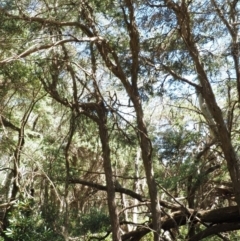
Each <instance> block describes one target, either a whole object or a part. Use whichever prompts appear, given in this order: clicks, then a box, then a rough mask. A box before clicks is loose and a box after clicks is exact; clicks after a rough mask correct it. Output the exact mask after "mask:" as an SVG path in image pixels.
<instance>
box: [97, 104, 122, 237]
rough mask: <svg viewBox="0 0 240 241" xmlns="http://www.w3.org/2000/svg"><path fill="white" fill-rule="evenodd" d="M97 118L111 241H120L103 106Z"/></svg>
mask: <svg viewBox="0 0 240 241" xmlns="http://www.w3.org/2000/svg"><path fill="white" fill-rule="evenodd" d="M98 116H99V123H98V127H99V135H100V139H101V144H102V152H103V166H104V172H105V177H106V183H107V201H108V210H109V216H110V222H111V227H112V240H113V241H121V233H120V224H119V219H118V213H117V207H116V203H115V187H114V180H113V172H112V164H111V157H110V147H109V135H108V129H107V117H106V110H105V108H104V106H102V107H100V110H99V111H98Z"/></svg>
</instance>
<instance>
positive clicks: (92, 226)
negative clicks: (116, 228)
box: [80, 208, 110, 234]
mask: <svg viewBox="0 0 240 241" xmlns="http://www.w3.org/2000/svg"><path fill="white" fill-rule="evenodd" d="M80 220H81V227H80V229H81V232H82V233H83V234H86V233H88V232H91V233H99V232H102V231H106V230H107V228H108V227H109V225H110V221H109V216H108V215H107V214H106V213H105V212H104V211H103V210H101V209H100V210H99V209H97V208H92V209H91V210H90V212H89V213H86V214H83V215H82V216H81V218H80Z"/></svg>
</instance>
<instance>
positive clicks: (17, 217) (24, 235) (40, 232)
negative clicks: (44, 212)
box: [5, 200, 53, 241]
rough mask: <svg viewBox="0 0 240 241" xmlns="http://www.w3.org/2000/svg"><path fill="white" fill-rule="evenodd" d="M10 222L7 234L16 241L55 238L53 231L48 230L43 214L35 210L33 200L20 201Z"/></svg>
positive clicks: (12, 213) (42, 240) (11, 214)
mask: <svg viewBox="0 0 240 241" xmlns="http://www.w3.org/2000/svg"><path fill="white" fill-rule="evenodd" d="M8 220H9V227H8V228H7V229H6V231H5V234H6V236H8V237H9V238H11V239H13V240H15V241H32V240H41V241H44V240H46V241H47V240H51V238H53V231H52V230H50V229H49V228H48V226H47V225H46V223H45V221H44V219H43V218H42V217H41V213H39V212H38V211H36V210H34V208H33V202H32V200H27V201H18V202H17V203H16V204H15V206H14V207H13V211H12V212H11V213H10V214H9V218H8Z"/></svg>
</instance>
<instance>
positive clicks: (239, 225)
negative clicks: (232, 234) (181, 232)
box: [188, 223, 240, 241]
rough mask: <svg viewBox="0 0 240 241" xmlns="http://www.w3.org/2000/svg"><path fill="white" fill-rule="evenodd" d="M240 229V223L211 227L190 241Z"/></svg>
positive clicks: (197, 240)
mask: <svg viewBox="0 0 240 241" xmlns="http://www.w3.org/2000/svg"><path fill="white" fill-rule="evenodd" d="M238 229H240V223H222V224H218V225H216V226H211V227H208V228H206V229H205V230H203V231H201V232H199V233H198V234H196V235H194V236H192V237H191V238H190V239H189V240H188V241H199V240H202V239H204V238H206V237H208V236H210V235H215V234H218V233H220V232H229V231H234V230H238Z"/></svg>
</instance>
